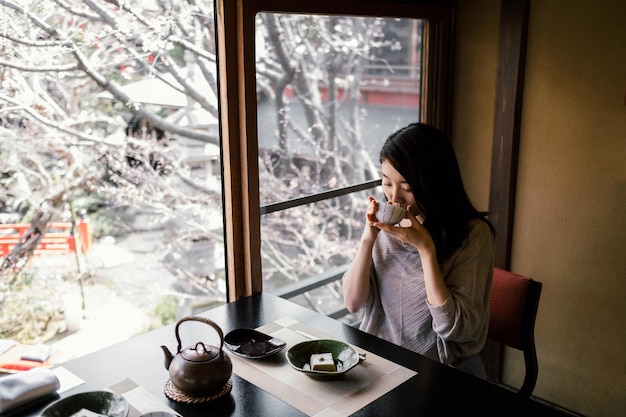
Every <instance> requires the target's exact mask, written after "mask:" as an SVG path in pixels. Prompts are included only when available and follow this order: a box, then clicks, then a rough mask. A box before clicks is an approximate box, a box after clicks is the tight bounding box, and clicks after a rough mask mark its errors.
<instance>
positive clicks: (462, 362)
mask: <svg viewBox="0 0 626 417" xmlns="http://www.w3.org/2000/svg"><path fill="white" fill-rule="evenodd" d="M372 257H373V265H372V273H371V276H370V294H369V297H368V299H367V301H366V303H365V306H364V308H365V311H364V317H363V322H362V323H361V326H360V329H361V330H364V331H366V332H368V333H371V334H374V335H376V336H378V337H381V338H383V339H386V340H388V341H390V342H393V343H395V344H398V345H400V346H403V347H406V348H407V349H410V350H413V351H415V352H418V353H421V354H423V355H425V356H428V357H430V358H432V359H436V360H438V361H440V362H442V363H445V364H449V365H453V366H456V367H459V368H461V369H464V370H465V371H467V372H470V373H472V374H475V375H479V376H484V367H483V365H482V361H480V358H479V357H478V353H479V352H480V351H481V349H482V348H483V346H484V344H485V340H486V338H487V330H488V324H489V296H490V293H491V282H492V278H493V263H494V255H493V236H492V234H491V231H490V229H489V226H488V225H487V224H486V223H485V222H483V221H480V220H477V219H476V220H472V221H471V223H470V232H469V235H468V238H467V239H466V240H465V242H464V243H463V245H462V246H461V247H460V248H459V249H457V250H456V251H455V252H454V253H453V254H452V255H451V256H450V258H448V259H447V260H446V261H445V262H444V264H443V265H442V272H443V276H444V279H445V281H446V285H447V286H448V289H449V290H450V293H451V296H450V297H449V298H448V299H447V300H446V301H445V302H444V303H443V304H442V305H441V306H436V307H435V306H431V305H429V304H428V302H427V301H426V289H425V286H424V276H423V271H422V261H421V258H420V256H419V254H418V252H417V250H416V249H415V248H414V247H412V246H409V245H406V246H405V244H404V243H403V242H401V241H399V240H398V239H396V238H394V237H392V236H391V235H389V234H387V233H385V232H384V231H381V232H380V233H379V235H378V237H377V239H376V242H375V244H374V248H373V250H372Z"/></svg>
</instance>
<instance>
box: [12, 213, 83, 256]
mask: <svg viewBox="0 0 626 417" xmlns="http://www.w3.org/2000/svg"><path fill="white" fill-rule="evenodd" d="M29 227H30V224H28V223H15V224H0V257H5V256H7V255H8V254H9V253H11V251H12V250H13V248H14V247H15V245H17V244H18V243H19V241H20V238H21V237H22V235H23V234H24V233H26V232H27V231H28V228H29ZM75 234H76V235H78V238H79V241H80V249H81V253H87V252H89V250H90V249H91V226H90V225H89V220H88V219H80V220H79V222H78V223H77V224H76V231H75ZM75 251H76V238H75V236H74V235H73V234H72V223H70V222H52V223H48V224H47V227H46V232H45V233H44V235H43V237H42V238H41V241H40V242H39V245H37V248H36V249H35V255H64V254H67V253H70V252H75Z"/></svg>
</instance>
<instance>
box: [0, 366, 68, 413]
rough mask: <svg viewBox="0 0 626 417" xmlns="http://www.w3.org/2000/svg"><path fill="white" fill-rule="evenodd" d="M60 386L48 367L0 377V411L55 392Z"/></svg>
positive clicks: (3, 411)
mask: <svg viewBox="0 0 626 417" xmlns="http://www.w3.org/2000/svg"><path fill="white" fill-rule="evenodd" d="M60 386H61V384H60V382H59V379H58V378H57V376H56V375H55V374H54V372H52V371H51V370H49V369H47V368H46V369H42V368H37V369H32V370H30V371H25V372H20V373H16V374H11V375H7V376H3V377H0V413H5V412H7V411H9V410H11V409H13V408H17V407H19V406H20V405H24V404H26V403H29V402H31V401H34V400H36V399H38V398H41V397H44V396H47V395H51V394H53V393H55V392H56V391H57V390H58V389H59V387H60Z"/></svg>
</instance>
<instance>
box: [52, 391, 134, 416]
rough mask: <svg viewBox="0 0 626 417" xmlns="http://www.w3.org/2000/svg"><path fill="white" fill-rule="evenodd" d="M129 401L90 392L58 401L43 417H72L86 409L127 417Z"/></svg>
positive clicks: (113, 395)
mask: <svg viewBox="0 0 626 417" xmlns="http://www.w3.org/2000/svg"><path fill="white" fill-rule="evenodd" d="M129 408H130V407H129V404H128V401H126V399H125V398H124V397H122V396H121V395H119V394H115V393H113V392H109V391H89V392H83V393H80V394H76V395H72V396H70V397H67V398H62V399H60V400H57V401H55V402H53V403H52V404H50V405H49V406H47V407H46V408H45V409H44V410H43V412H42V413H41V417H70V416H72V415H74V414H76V413H77V412H78V411H80V410H82V409H85V410H89V411H93V412H94V413H98V414H102V415H105V416H109V417H126V416H127V415H128V410H129Z"/></svg>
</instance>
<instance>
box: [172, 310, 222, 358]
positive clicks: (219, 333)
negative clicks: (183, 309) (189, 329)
mask: <svg viewBox="0 0 626 417" xmlns="http://www.w3.org/2000/svg"><path fill="white" fill-rule="evenodd" d="M185 321H199V322H201V323H205V324H208V325H209V326H211V327H213V328H214V329H215V331H216V332H217V334H218V335H219V336H220V355H222V354H223V352H224V333H223V332H222V329H221V328H220V326H218V325H217V324H216V323H215V322H214V321H212V320H209V319H207V318H205V317H197V316H192V317H183V318H182V319H180V320H178V323H176V328H175V330H174V331H175V332H176V341H177V342H178V351H177V352H178V353H180V351H181V350H182V347H183V345H182V342H181V340H180V334H179V333H178V327H180V325H181V324H182V323H183V322H185Z"/></svg>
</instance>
